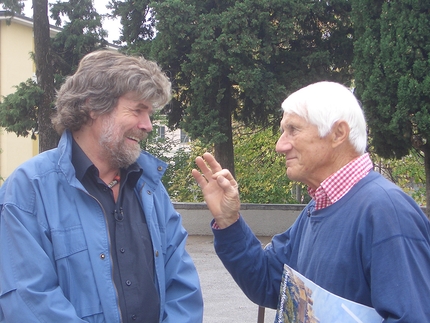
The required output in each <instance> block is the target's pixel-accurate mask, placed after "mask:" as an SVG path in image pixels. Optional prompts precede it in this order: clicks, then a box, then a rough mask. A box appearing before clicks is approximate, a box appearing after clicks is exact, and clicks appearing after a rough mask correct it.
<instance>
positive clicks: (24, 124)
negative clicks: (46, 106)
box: [0, 79, 43, 137]
mask: <svg viewBox="0 0 430 323" xmlns="http://www.w3.org/2000/svg"><path fill="white" fill-rule="evenodd" d="M15 88H16V92H14V93H12V94H9V95H7V96H6V97H3V100H2V102H1V103H0V126H1V127H4V128H5V129H6V131H9V132H15V133H16V135H17V136H23V137H27V136H28V135H29V134H30V133H31V134H33V133H34V131H36V130H37V109H38V107H39V105H40V104H41V102H42V96H43V91H42V89H41V88H40V87H39V86H37V84H36V83H35V82H33V81H32V80H31V79H28V80H27V81H26V82H22V83H20V84H19V85H18V86H16V87H15Z"/></svg>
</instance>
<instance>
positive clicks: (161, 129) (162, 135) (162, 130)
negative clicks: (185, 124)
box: [158, 126, 166, 139]
mask: <svg viewBox="0 0 430 323" xmlns="http://www.w3.org/2000/svg"><path fill="white" fill-rule="evenodd" d="M158 138H159V139H164V138H166V127H165V126H159V127H158Z"/></svg>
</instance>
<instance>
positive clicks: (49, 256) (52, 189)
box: [0, 132, 203, 323]
mask: <svg viewBox="0 0 430 323" xmlns="http://www.w3.org/2000/svg"><path fill="white" fill-rule="evenodd" d="M71 139H72V137H71V134H70V133H69V132H65V133H64V134H63V136H62V137H61V140H60V143H59V146H58V148H56V149H53V150H50V151H46V152H44V153H41V154H39V155H38V156H35V157H34V158H32V159H30V160H29V161H27V162H25V163H24V164H23V165H21V166H20V167H18V168H17V169H16V170H15V171H14V173H13V174H12V175H11V176H10V177H9V178H8V179H7V180H6V181H5V183H4V184H3V185H2V187H1V188H0V210H1V218H0V322H8V323H14V322H16V323H22V322H61V323H66V322H92V323H118V322H121V316H120V311H119V308H118V300H117V294H116V289H115V286H114V283H113V279H112V265H111V257H110V242H109V234H108V230H107V222H106V219H105V214H104V212H103V209H102V207H101V205H100V204H99V203H98V202H97V200H96V199H95V198H93V197H92V196H91V195H90V194H88V192H87V191H86V190H85V188H84V187H83V186H82V184H81V183H80V182H79V181H78V180H77V179H76V177H75V170H74V168H73V166H72V163H71ZM137 162H138V164H139V165H140V166H141V167H142V168H143V170H144V171H143V174H142V176H141V178H140V179H139V181H138V183H137V185H136V188H135V189H136V192H137V193H138V196H139V198H140V202H141V205H142V208H143V210H144V213H145V216H146V220H147V224H148V228H149V231H150V235H151V239H152V245H153V248H154V263H155V271H156V276H157V277H156V279H157V286H158V289H159V293H160V313H161V315H160V322H165V323H167V322H175V323H180V322H192V323H194V322H196V323H199V322H202V319H203V300H202V294H201V289H200V283H199V278H198V274H197V271H196V269H195V267H194V264H193V262H192V260H191V258H190V256H189V255H188V253H187V252H186V251H185V243H186V238H187V233H186V231H185V229H184V228H183V227H182V220H181V217H180V215H179V214H178V213H177V212H176V211H175V209H174V208H173V205H172V203H171V201H170V199H169V196H168V194H167V192H166V190H165V188H164V186H163V185H162V183H161V181H160V179H161V176H162V175H163V173H164V171H165V168H166V164H165V163H164V162H162V161H160V160H158V159H156V158H154V157H153V156H151V155H150V154H148V153H146V152H143V153H142V154H141V156H140V157H139V159H138V161H137Z"/></svg>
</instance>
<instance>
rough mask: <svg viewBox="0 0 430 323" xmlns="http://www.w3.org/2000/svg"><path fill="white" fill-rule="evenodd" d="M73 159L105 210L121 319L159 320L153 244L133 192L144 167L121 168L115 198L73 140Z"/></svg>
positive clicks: (146, 322)
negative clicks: (116, 196)
mask: <svg viewBox="0 0 430 323" xmlns="http://www.w3.org/2000/svg"><path fill="white" fill-rule="evenodd" d="M72 163H73V166H74V167H75V170H76V177H77V178H78V180H80V181H81V183H82V185H83V186H84V187H85V188H86V189H87V191H88V192H89V193H90V194H91V195H92V196H93V197H94V198H95V199H96V200H97V201H98V202H99V203H100V204H101V205H102V207H103V210H104V214H105V217H106V221H107V224H108V228H109V238H110V246H111V250H110V252H111V257H112V262H113V263H112V266H113V268H112V270H113V281H114V283H115V286H116V289H117V292H118V299H119V307H120V310H121V315H122V321H123V322H124V323H128V322H130V323H131V322H141V323H158V321H159V315H160V313H159V311H160V300H159V295H158V292H157V288H156V286H155V283H154V282H155V277H154V272H155V271H154V258H153V248H152V243H151V238H150V235H149V231H148V227H147V224H146V220H145V215H144V213H143V210H142V207H141V206H140V203H139V200H138V197H137V195H136V193H135V192H134V187H135V185H136V183H137V181H138V179H139V177H140V175H141V174H142V171H143V170H142V169H141V168H140V167H139V166H138V165H137V164H136V163H134V164H133V165H131V166H129V167H128V168H127V169H121V176H120V178H121V180H120V183H119V184H117V185H120V188H119V194H118V199H117V202H115V200H114V197H113V192H112V190H111V189H110V188H109V187H108V185H106V184H105V183H104V182H103V181H102V180H101V179H100V177H99V171H98V169H97V167H96V166H95V165H94V164H93V163H92V162H91V160H90V159H89V158H88V157H87V156H86V154H85V153H84V152H83V151H82V149H81V148H80V147H79V145H78V144H77V143H76V142H75V141H74V140H73V146H72Z"/></svg>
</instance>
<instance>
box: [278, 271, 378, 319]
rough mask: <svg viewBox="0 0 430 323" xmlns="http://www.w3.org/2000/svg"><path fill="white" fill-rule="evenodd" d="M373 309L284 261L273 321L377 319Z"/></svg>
mask: <svg viewBox="0 0 430 323" xmlns="http://www.w3.org/2000/svg"><path fill="white" fill-rule="evenodd" d="M382 321H383V319H382V317H381V316H380V315H379V314H378V313H377V312H376V311H375V309H373V308H371V307H368V306H365V305H362V304H359V303H356V302H352V301H350V300H347V299H345V298H342V297H339V296H337V295H334V294H332V293H330V292H328V291H327V290H325V289H323V288H321V287H320V286H318V285H317V284H315V283H313V282H312V281H310V280H309V279H307V278H306V277H304V276H303V275H301V274H300V273H298V272H297V271H295V270H294V269H292V268H290V267H289V266H287V265H284V274H283V276H282V282H281V293H280V297H279V304H278V310H277V313H276V319H275V323H299V322H300V323H381V322H382Z"/></svg>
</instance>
